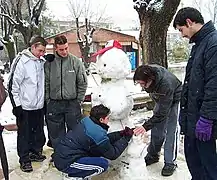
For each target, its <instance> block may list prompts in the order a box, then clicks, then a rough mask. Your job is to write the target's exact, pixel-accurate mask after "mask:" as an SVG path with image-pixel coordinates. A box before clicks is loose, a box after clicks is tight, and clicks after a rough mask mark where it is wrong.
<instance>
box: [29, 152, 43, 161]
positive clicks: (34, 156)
mask: <svg viewBox="0 0 217 180" xmlns="http://www.w3.org/2000/svg"><path fill="white" fill-rule="evenodd" d="M29 159H30V161H32V162H42V161H44V160H45V159H46V156H45V155H42V154H41V153H30V155H29Z"/></svg>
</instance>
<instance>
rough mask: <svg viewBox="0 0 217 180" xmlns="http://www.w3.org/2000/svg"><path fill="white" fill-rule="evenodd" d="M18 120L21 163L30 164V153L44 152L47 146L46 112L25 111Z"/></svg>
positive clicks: (18, 144) (18, 147)
mask: <svg viewBox="0 0 217 180" xmlns="http://www.w3.org/2000/svg"><path fill="white" fill-rule="evenodd" d="M16 120H17V126H18V130H17V152H18V156H19V157H20V160H19V162H20V163H21V162H29V161H30V160H29V153H39V152H42V150H43V146H44V144H45V135H44V110H43V109H39V110H32V111H27V110H23V111H22V114H21V116H20V117H17V119H16Z"/></svg>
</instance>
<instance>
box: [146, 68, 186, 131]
mask: <svg viewBox="0 0 217 180" xmlns="http://www.w3.org/2000/svg"><path fill="white" fill-rule="evenodd" d="M150 66H152V68H153V70H154V71H155V74H156V77H155V81H154V82H153V84H152V85H151V86H150V87H149V88H148V89H145V91H146V92H148V93H150V97H151V98H152V99H153V100H154V101H155V107H154V110H153V116H152V117H151V118H150V119H149V120H148V121H146V122H145V123H144V124H143V127H144V128H145V129H146V131H148V130H150V129H152V128H153V127H154V126H155V124H156V123H160V122H162V121H165V120H166V119H167V118H168V115H169V112H170V109H171V107H172V105H173V104H174V103H179V101H180V96H181V90H182V83H181V81H180V80H179V79H178V78H177V77H176V76H175V75H174V74H172V73H171V72H169V71H168V70H167V69H166V68H164V67H162V66H159V65H150Z"/></svg>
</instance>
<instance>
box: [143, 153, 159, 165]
mask: <svg viewBox="0 0 217 180" xmlns="http://www.w3.org/2000/svg"><path fill="white" fill-rule="evenodd" d="M159 159H160V157H159V155H150V154H149V153H148V154H147V155H146V156H145V163H146V166H149V165H151V164H154V163H157V162H159Z"/></svg>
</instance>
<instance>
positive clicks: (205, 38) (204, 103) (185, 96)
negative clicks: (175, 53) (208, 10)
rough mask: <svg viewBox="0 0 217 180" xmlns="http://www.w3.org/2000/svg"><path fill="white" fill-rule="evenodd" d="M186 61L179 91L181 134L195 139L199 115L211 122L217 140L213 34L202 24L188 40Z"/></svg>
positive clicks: (216, 48)
mask: <svg viewBox="0 0 217 180" xmlns="http://www.w3.org/2000/svg"><path fill="white" fill-rule="evenodd" d="M190 43H195V45H194V46H193V47H192V50H191V54H190V58H189V60H188V64H187V67H186V75H185V81H184V85H183V90H182V98H181V103H180V105H181V110H180V124H181V132H182V133H183V134H185V135H188V136H191V137H195V126H196V123H197V121H198V120H199V118H200V116H202V117H204V118H206V119H210V120H213V123H214V126H213V134H212V135H213V137H215V138H216V137H217V123H216V121H217V31H216V30H215V27H214V25H213V24H212V22H208V23H206V24H205V25H204V26H203V27H202V28H201V29H200V30H199V31H198V32H197V33H196V34H195V35H194V36H192V38H191V39H190Z"/></svg>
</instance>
